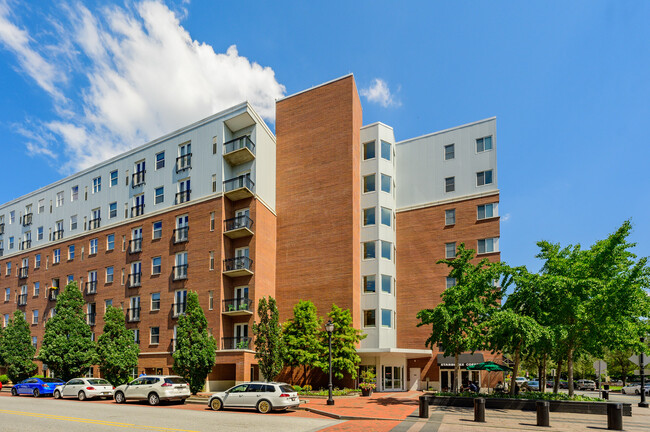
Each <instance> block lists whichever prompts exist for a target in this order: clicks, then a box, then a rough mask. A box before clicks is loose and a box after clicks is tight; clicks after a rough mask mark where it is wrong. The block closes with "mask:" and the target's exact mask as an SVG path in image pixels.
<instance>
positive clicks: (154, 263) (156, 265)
mask: <svg viewBox="0 0 650 432" xmlns="http://www.w3.org/2000/svg"><path fill="white" fill-rule="evenodd" d="M161 271H162V259H161V258H160V257H153V258H152V259H151V274H153V275H157V274H160V272H161Z"/></svg>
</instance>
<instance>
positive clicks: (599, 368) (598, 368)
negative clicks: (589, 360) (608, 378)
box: [594, 360, 607, 374]
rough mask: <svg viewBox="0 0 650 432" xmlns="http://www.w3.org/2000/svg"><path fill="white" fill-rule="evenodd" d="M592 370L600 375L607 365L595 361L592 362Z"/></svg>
mask: <svg viewBox="0 0 650 432" xmlns="http://www.w3.org/2000/svg"><path fill="white" fill-rule="evenodd" d="M594 370H595V371H596V372H600V373H601V374H602V373H603V372H605V371H606V370H607V363H606V362H604V361H602V360H596V361H595V362H594Z"/></svg>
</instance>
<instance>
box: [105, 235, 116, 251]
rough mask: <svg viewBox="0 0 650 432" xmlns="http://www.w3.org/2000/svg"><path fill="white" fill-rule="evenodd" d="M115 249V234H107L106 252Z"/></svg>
mask: <svg viewBox="0 0 650 432" xmlns="http://www.w3.org/2000/svg"><path fill="white" fill-rule="evenodd" d="M113 249H115V234H109V235H107V236H106V250H113Z"/></svg>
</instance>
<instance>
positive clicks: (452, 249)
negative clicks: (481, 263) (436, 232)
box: [445, 242, 456, 258]
mask: <svg viewBox="0 0 650 432" xmlns="http://www.w3.org/2000/svg"><path fill="white" fill-rule="evenodd" d="M455 257H456V243H455V242H454V243H445V258H455Z"/></svg>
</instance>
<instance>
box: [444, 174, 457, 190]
mask: <svg viewBox="0 0 650 432" xmlns="http://www.w3.org/2000/svg"><path fill="white" fill-rule="evenodd" d="M455 190H456V178H455V177H447V178H445V192H453V191H455Z"/></svg>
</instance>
